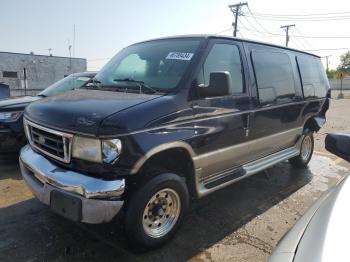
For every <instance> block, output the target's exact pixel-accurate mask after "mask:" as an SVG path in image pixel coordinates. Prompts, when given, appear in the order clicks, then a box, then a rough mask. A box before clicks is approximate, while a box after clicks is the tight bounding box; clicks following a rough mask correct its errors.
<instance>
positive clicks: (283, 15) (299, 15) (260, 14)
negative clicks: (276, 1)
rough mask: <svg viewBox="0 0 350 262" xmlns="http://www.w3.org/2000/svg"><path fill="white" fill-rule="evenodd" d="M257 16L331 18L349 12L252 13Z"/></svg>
mask: <svg viewBox="0 0 350 262" xmlns="http://www.w3.org/2000/svg"><path fill="white" fill-rule="evenodd" d="M253 14H255V15H259V16H275V17H302V16H307V17H309V16H330V15H331V16H333V15H344V14H349V15H350V12H335V13H318V14H271V13H270V14H267V13H253Z"/></svg>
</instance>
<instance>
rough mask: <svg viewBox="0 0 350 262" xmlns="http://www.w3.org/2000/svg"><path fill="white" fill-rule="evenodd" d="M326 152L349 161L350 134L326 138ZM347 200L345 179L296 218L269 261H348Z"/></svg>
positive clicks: (349, 215) (348, 190)
mask: <svg viewBox="0 0 350 262" xmlns="http://www.w3.org/2000/svg"><path fill="white" fill-rule="evenodd" d="M326 149H327V150H328V151H330V152H331V153H333V154H335V155H337V156H339V157H341V158H343V159H345V160H346V161H348V162H350V135H349V134H329V135H327V137H326ZM349 200H350V181H349V178H348V176H346V177H344V178H343V179H341V180H340V181H339V182H338V184H337V185H336V186H335V187H334V188H332V189H330V190H329V191H328V192H327V193H326V194H324V195H323V196H322V197H321V198H320V199H319V200H318V201H317V202H316V203H315V204H314V205H313V206H312V207H311V208H310V209H309V210H308V211H307V212H306V213H305V214H304V215H303V216H302V217H301V218H300V219H299V221H298V222H297V223H296V224H295V225H294V227H293V228H292V229H291V230H290V231H289V232H288V233H287V234H286V235H285V236H284V237H283V238H282V240H281V241H280V242H279V244H278V246H277V247H276V249H275V250H274V252H273V254H272V256H271V257H270V259H269V261H270V262H277V261H278V262H289V261H290V262H292V261H294V262H305V261H307V262H313V261H314V262H316V261H317V262H319V261H322V262H328V261H331V262H340V261H349V260H350V255H349V252H348V250H347V249H348V242H347V238H348V236H349V234H350V226H349V220H350V213H349V210H348V208H349Z"/></svg>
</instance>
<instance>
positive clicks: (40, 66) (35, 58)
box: [0, 52, 86, 96]
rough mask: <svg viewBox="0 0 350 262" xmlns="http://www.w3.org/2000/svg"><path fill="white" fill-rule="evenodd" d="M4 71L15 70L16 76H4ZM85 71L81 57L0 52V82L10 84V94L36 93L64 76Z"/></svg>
mask: <svg viewBox="0 0 350 262" xmlns="http://www.w3.org/2000/svg"><path fill="white" fill-rule="evenodd" d="M24 68H25V71H26V75H27V77H26V78H27V81H24V79H25V77H24ZM4 71H5V72H17V77H14V78H12V77H4ZM85 71H86V59H83V58H69V57H57V56H44V55H34V54H17V53H6V52H0V83H1V82H3V83H4V84H7V85H9V86H10V90H11V95H12V96H17V95H24V94H28V95H33V94H36V93H37V92H39V90H42V89H45V88H46V87H48V86H50V85H51V84H53V83H55V82H56V81H58V80H60V79H62V78H63V77H64V76H67V75H70V74H72V73H77V72H85ZM25 87H26V88H25ZM25 90H26V91H25Z"/></svg>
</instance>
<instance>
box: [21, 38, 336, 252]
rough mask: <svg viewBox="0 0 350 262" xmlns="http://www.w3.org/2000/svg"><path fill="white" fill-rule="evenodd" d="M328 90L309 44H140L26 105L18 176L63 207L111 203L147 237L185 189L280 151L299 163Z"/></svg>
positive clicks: (214, 183)
mask: <svg viewBox="0 0 350 262" xmlns="http://www.w3.org/2000/svg"><path fill="white" fill-rule="evenodd" d="M329 97H330V93H329V84H328V80H327V78H326V74H325V71H324V69H323V66H322V64H321V60H320V58H319V57H318V56H315V55H313V54H309V53H305V52H302V51H298V50H294V49H289V48H285V47H281V46H275V45H271V44H266V43H260V42H254V41H250V40H242V39H237V38H229V37H219V36H185V37H169V38H164V39H156V40H151V41H145V42H141V43H137V44H134V45H131V46H129V47H126V48H125V49H123V50H122V51H120V52H119V53H118V54H117V55H116V56H115V57H114V58H112V59H111V61H110V62H109V63H108V64H106V65H105V67H103V69H102V70H101V71H100V72H99V73H98V74H97V75H96V77H95V78H93V79H92V80H91V81H90V82H89V83H88V84H86V85H85V86H84V87H83V88H81V89H79V90H77V91H73V92H68V93H64V94H62V95H58V96H55V97H49V98H45V99H42V100H39V101H37V102H34V103H31V104H30V105H29V106H28V107H27V108H26V110H25V120H24V122H25V131H26V134H27V138H28V140H29V145H27V146H26V147H24V148H23V149H22V151H21V156H20V164H21V170H22V175H23V178H24V179H25V181H26V182H27V184H28V186H29V187H30V188H31V190H32V191H33V192H34V194H35V195H36V197H37V198H38V199H39V200H40V201H42V202H43V203H45V204H47V205H49V206H50V207H51V209H52V210H53V211H55V212H57V213H59V214H61V215H62V216H64V217H67V218H69V219H72V220H75V221H81V222H85V223H104V222H109V221H112V220H113V219H115V218H116V217H117V214H118V217H120V218H121V221H123V223H124V224H125V229H126V234H127V236H128V238H129V239H130V240H131V242H132V243H133V244H136V245H139V246H143V247H148V248H151V247H156V246H159V245H161V244H163V243H165V242H166V241H167V240H169V239H170V238H171V237H172V236H173V235H174V233H175V232H176V230H177V229H178V227H179V225H180V223H181V221H182V220H183V217H184V215H185V213H186V210H187V208H188V206H189V203H190V199H195V198H200V197H203V196H205V195H208V194H209V193H212V192H214V191H216V190H218V189H221V188H223V187H225V186H228V185H230V184H232V183H234V182H237V181H239V180H241V179H243V178H246V177H248V176H251V175H253V174H256V173H258V172H259V171H262V170H264V169H266V168H268V167H270V166H272V165H275V164H276V163H278V162H281V161H285V160H289V162H290V163H291V164H292V165H294V166H296V167H299V168H303V167H306V166H307V164H308V162H309V161H310V159H311V156H312V152H313V147H314V140H313V133H314V132H317V131H318V130H319V129H320V128H321V127H322V125H323V124H324V123H325V113H326V111H327V109H328V107H329Z"/></svg>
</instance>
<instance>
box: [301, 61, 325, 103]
mask: <svg viewBox="0 0 350 262" xmlns="http://www.w3.org/2000/svg"><path fill="white" fill-rule="evenodd" d="M297 62H298V66H299V70H300V76H301V81H302V84H303V90H304V97H305V98H306V99H307V98H318V97H325V96H326V94H327V88H328V84H327V80H326V76H325V71H324V69H323V66H322V63H321V60H320V59H319V58H316V57H310V56H298V57H297Z"/></svg>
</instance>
